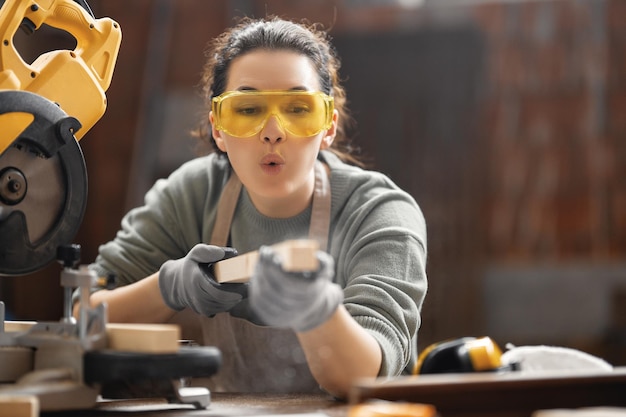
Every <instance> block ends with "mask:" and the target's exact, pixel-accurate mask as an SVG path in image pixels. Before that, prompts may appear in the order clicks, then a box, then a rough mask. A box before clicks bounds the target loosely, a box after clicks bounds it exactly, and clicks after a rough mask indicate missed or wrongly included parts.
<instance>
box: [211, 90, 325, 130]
mask: <svg viewBox="0 0 626 417" xmlns="http://www.w3.org/2000/svg"><path fill="white" fill-rule="evenodd" d="M211 109H212V110H213V118H214V122H215V128H216V129H217V130H222V131H224V132H226V133H228V134H229V135H231V136H235V137H238V138H246V137H251V136H254V135H256V134H258V133H259V132H260V131H261V129H263V127H264V126H265V123H267V120H268V119H269V118H270V116H275V117H276V118H277V119H278V121H279V122H280V124H281V126H282V127H283V129H285V130H287V131H288V132H289V133H291V134H292V135H295V136H301V137H309V136H314V135H317V134H318V133H319V132H321V131H322V130H324V129H328V128H330V126H331V124H332V115H333V98H332V97H330V96H328V95H326V94H324V93H322V92H312V91H227V92H225V93H223V94H221V95H219V96H217V97H214V98H213V100H212V103H211Z"/></svg>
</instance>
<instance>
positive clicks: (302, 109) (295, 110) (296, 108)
mask: <svg viewBox="0 0 626 417" xmlns="http://www.w3.org/2000/svg"><path fill="white" fill-rule="evenodd" d="M309 111H310V110H309V106H307V105H305V104H292V105H290V106H289V107H287V112H288V113H291V114H303V113H309Z"/></svg>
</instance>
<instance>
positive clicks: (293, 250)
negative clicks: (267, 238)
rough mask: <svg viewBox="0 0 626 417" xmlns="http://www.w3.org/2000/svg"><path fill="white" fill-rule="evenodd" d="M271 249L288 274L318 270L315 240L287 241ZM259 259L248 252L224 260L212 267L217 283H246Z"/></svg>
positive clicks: (317, 248) (254, 253)
mask: <svg viewBox="0 0 626 417" xmlns="http://www.w3.org/2000/svg"><path fill="white" fill-rule="evenodd" d="M272 248H273V249H274V250H275V251H276V252H278V254H279V255H280V257H281V258H282V266H283V269H284V270H285V271H288V272H305V271H315V270H316V269H318V268H319V261H318V259H317V255H316V253H317V251H318V250H319V243H318V242H317V241H315V240H306V239H299V240H287V241H285V242H282V243H278V244H276V245H273V246H272ZM258 259H259V253H258V251H254V252H248V253H245V254H243V255H239V256H236V257H234V258H230V259H225V260H223V261H220V262H217V263H216V264H215V265H213V272H214V274H215V279H216V280H217V282H230V283H235V282H248V280H249V279H250V277H251V276H252V273H253V272H254V268H255V266H256V263H257V261H258Z"/></svg>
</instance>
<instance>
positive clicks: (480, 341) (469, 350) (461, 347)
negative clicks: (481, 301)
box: [413, 337, 517, 375]
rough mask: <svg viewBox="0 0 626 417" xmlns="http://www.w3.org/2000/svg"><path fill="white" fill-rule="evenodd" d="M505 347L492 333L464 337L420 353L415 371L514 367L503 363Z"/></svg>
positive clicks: (433, 345)
mask: <svg viewBox="0 0 626 417" xmlns="http://www.w3.org/2000/svg"><path fill="white" fill-rule="evenodd" d="M501 356H502V350H501V349H500V347H499V346H498V345H497V344H496V343H494V342H493V340H491V338H489V337H481V338H476V337H462V338H459V339H452V340H447V341H444V342H440V343H435V344H432V345H430V346H428V347H427V348H426V349H424V351H423V352H422V353H421V354H420V355H419V358H418V360H417V363H416V364H415V368H414V369H413V374H414V375H418V374H442V373H467V372H497V371H513V370H516V369H517V366H516V364H503V363H502V360H501Z"/></svg>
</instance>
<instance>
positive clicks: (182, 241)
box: [90, 156, 223, 286]
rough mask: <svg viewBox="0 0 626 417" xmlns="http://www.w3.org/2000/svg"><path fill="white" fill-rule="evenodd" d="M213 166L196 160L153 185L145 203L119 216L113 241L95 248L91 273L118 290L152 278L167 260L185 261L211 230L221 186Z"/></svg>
mask: <svg viewBox="0 0 626 417" xmlns="http://www.w3.org/2000/svg"><path fill="white" fill-rule="evenodd" d="M215 165H216V164H215V161H214V157H212V156H209V157H204V158H198V159H195V160H192V161H190V162H188V163H186V164H184V165H183V166H181V167H180V168H179V169H177V170H176V171H174V172H173V173H172V174H171V175H170V176H169V177H168V178H167V179H159V180H157V181H156V183H155V184H154V186H153V187H152V188H151V189H150V190H149V191H148V192H147V193H146V195H145V201H144V204H143V205H142V206H140V207H137V208H134V209H132V210H130V211H129V212H128V213H127V214H126V215H125V216H124V218H123V219H122V223H121V228H120V230H119V231H118V232H117V234H116V236H115V238H114V239H113V240H111V241H110V242H107V243H105V244H103V245H101V246H100V248H99V254H98V257H97V258H96V260H95V262H94V263H93V264H92V265H90V268H92V269H94V270H95V271H96V272H97V273H99V274H106V273H113V274H115V275H116V277H117V279H118V285H119V286H121V285H127V284H130V283H132V282H135V281H138V280H140V279H142V278H144V277H146V276H148V275H151V274H153V273H154V272H156V271H158V269H159V268H160V267H161V265H162V264H163V262H165V261H167V260H168V259H178V258H181V257H183V256H185V255H186V254H187V252H188V251H189V250H190V249H191V248H192V247H193V246H194V245H195V244H196V243H199V242H201V241H203V239H204V238H205V236H206V234H207V233H208V231H210V230H211V228H212V222H213V221H214V218H215V206H216V204H214V203H213V199H214V198H215V195H219V192H220V190H221V187H220V186H218V184H219V183H221V182H222V181H223V173H220V171H219V170H218V169H217V167H216V166H215Z"/></svg>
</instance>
